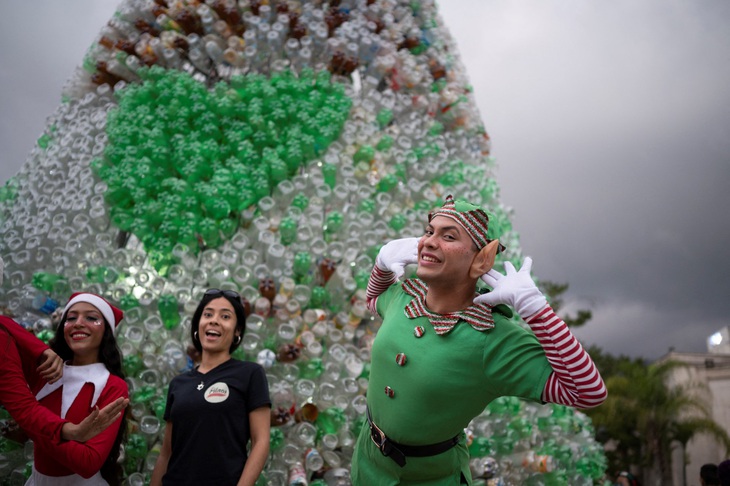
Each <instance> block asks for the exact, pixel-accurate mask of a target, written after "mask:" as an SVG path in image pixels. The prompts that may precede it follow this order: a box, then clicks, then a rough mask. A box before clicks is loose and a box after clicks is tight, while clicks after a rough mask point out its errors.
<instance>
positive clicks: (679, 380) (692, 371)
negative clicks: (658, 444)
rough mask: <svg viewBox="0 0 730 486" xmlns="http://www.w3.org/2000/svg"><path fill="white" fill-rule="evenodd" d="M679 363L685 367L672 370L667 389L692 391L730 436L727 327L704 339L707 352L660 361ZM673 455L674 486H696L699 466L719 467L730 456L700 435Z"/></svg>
mask: <svg viewBox="0 0 730 486" xmlns="http://www.w3.org/2000/svg"><path fill="white" fill-rule="evenodd" d="M664 361H678V362H680V363H684V364H686V365H687V366H683V367H678V368H675V369H674V370H673V371H672V374H671V376H670V380H669V383H668V384H669V386H683V387H688V388H691V389H693V390H695V392H696V394H697V397H698V398H700V399H701V400H703V401H704V402H705V403H706V405H707V407H708V410H710V412H711V414H712V418H713V419H714V420H715V422H717V423H718V424H719V425H720V426H721V427H722V428H724V429H725V431H726V432H727V433H728V434H730V328H728V327H724V328H723V329H721V330H719V331H718V332H716V333H715V334H713V335H712V336H710V337H709V338H708V339H707V353H681V352H675V351H671V352H669V353H668V354H666V355H665V356H663V357H662V358H660V359H659V362H664ZM677 446H678V447H677V448H676V449H675V450H674V452H673V456H672V464H673V468H674V471H673V482H674V486H684V485H685V484H686V486H699V484H700V479H699V478H700V467H701V466H702V465H703V464H707V463H714V464H718V463H720V462H722V461H724V460H725V459H728V457H730V455H729V454H726V451H725V447H724V446H723V445H722V444H720V443H718V442H717V441H716V440H715V439H714V438H713V437H712V436H710V435H707V434H702V435H699V436H696V437H694V438H693V439H692V440H690V441H689V443H688V444H687V449H686V451H683V450H682V448H681V446H679V444H677ZM682 454H686V458H687V470H686V483H685V481H684V478H683V471H682Z"/></svg>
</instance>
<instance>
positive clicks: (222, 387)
mask: <svg viewBox="0 0 730 486" xmlns="http://www.w3.org/2000/svg"><path fill="white" fill-rule="evenodd" d="M228 395H229V393H228V385H226V384H225V383H223V382H222V381H219V382H218V383H213V384H212V385H210V386H209V387H208V389H207V390H205V401H206V402H208V403H220V402H225V401H226V400H227V399H228Z"/></svg>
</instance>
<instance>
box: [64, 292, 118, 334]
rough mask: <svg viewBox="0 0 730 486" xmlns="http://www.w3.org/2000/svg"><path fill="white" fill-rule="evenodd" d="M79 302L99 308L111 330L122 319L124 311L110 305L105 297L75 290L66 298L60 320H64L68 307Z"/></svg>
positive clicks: (113, 329) (115, 327)
mask: <svg viewBox="0 0 730 486" xmlns="http://www.w3.org/2000/svg"><path fill="white" fill-rule="evenodd" d="M79 302H86V303H87V304H91V305H93V306H94V307H96V308H97V309H99V312H101V315H102V316H104V319H106V322H107V324H109V327H110V328H111V330H112V332H114V331H115V330H116V329H117V326H118V325H119V322H120V321H121V320H122V319H124V312H123V311H122V309H119V308H117V307H115V306H113V305H111V304H110V303H109V302H108V301H107V300H106V299H105V298H103V297H100V296H98V295H96V294H92V293H91V292H76V293H74V294H71V297H70V298H69V299H68V303H66V307H64V309H63V318H62V319H61V322H64V321H65V320H66V315H67V314H68V311H69V309H71V307H72V306H73V305H74V304H78V303H79Z"/></svg>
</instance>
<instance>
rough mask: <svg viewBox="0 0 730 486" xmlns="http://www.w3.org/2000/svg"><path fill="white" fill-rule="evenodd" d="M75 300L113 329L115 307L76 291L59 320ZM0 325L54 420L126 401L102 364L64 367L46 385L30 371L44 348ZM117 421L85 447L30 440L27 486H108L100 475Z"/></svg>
mask: <svg viewBox="0 0 730 486" xmlns="http://www.w3.org/2000/svg"><path fill="white" fill-rule="evenodd" d="M77 302H87V303H90V304H92V305H94V306H95V307H97V309H99V311H100V312H101V313H102V315H103V316H104V318H105V320H106V321H107V323H108V324H109V326H110V327H111V329H112V330H114V329H115V328H116V326H117V325H118V324H119V321H120V320H121V319H122V317H123V314H122V312H121V311H120V310H119V309H116V308H115V307H113V306H111V305H110V304H109V303H108V302H106V301H105V300H103V299H102V298H100V297H98V296H96V295H93V294H88V293H81V294H74V295H72V296H71V299H70V300H69V302H68V304H67V305H66V308H65V309H64V318H65V316H66V314H67V313H68V310H69V309H70V308H71V306H72V305H74V304H75V303H77ZM0 323H3V322H2V321H0ZM3 324H5V323H3ZM4 327H5V328H6V329H7V330H8V332H9V333H10V335H11V336H12V337H13V338H14V339H15V341H16V343H17V347H18V352H19V356H20V359H21V361H22V366H23V369H24V371H25V372H26V373H25V379H26V380H27V382H28V385H30V388H31V389H32V391H33V393H35V394H36V398H37V399H38V401H39V402H40V404H41V405H42V406H43V407H45V408H46V409H47V411H50V412H51V413H52V414H55V415H56V417H61V419H66V420H68V421H71V422H73V423H79V422H81V421H82V420H83V419H85V418H86V417H87V416H88V415H89V414H90V413H91V412H92V411H93V410H94V408H96V407H98V408H100V409H101V408H103V407H104V406H106V405H108V404H109V403H111V402H113V401H115V400H116V399H117V398H119V397H125V398H128V396H129V391H128V387H127V383H126V382H125V381H124V380H123V379H122V378H120V377H118V376H115V375H112V374H110V373H109V371H108V370H107V368H106V366H105V365H104V364H103V363H94V364H90V365H85V366H70V365H68V364H64V370H63V377H62V378H61V379H60V380H58V381H57V382H55V383H53V384H48V383H46V382H45V380H43V379H42V378H41V377H40V375H39V374H38V373H37V372H36V370H35V364H36V361H37V358H38V356H40V354H41V353H42V352H43V351H44V350H45V349H46V346H45V345H43V344H42V343H41V342H40V341H38V340H37V339H36V338H35V337H33V336H32V334H30V333H29V332H28V331H26V330H25V329H23V328H22V327H21V326H20V325H18V324H17V323H15V322H13V321H11V322H10V323H8V324H7V325H4ZM122 420H123V418H122V417H121V416H120V417H119V419H118V420H117V421H116V422H114V423H113V424H112V425H110V426H109V427H107V428H106V429H105V430H104V431H103V432H101V433H100V434H98V435H96V436H95V437H93V438H92V439H90V440H88V441H86V442H84V443H81V442H75V441H58V440H45V439H44V438H43V437H38V438H36V437H34V439H35V442H34V464H33V474H32V475H31V477H30V479H29V480H28V482H27V483H26V486H27V485H32V486H44V485H47V484H48V485H54V486H58V485H61V486H75V485H81V484H83V485H86V486H89V485H105V484H107V483H106V481H105V480H104V479H103V478H102V477H101V473H100V472H99V471H100V470H101V467H102V466H103V465H104V462H105V461H106V459H107V457H109V453H110V452H111V449H112V447H113V445H114V442H115V440H116V437H117V433H118V431H119V427H120V426H121V423H122ZM62 424H63V420H62V421H61V425H62ZM59 430H60V427H59ZM58 435H60V433H58Z"/></svg>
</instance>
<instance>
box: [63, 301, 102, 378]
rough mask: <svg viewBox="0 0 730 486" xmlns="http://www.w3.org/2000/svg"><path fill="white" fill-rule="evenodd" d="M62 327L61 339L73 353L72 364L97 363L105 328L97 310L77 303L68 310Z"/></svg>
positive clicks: (83, 303)
mask: <svg viewBox="0 0 730 486" xmlns="http://www.w3.org/2000/svg"><path fill="white" fill-rule="evenodd" d="M63 326H64V327H63V337H64V339H65V340H66V343H67V344H68V347H69V348H70V349H71V351H72V352H73V359H72V360H71V361H72V364H73V365H76V366H81V365H87V364H93V363H98V362H99V347H100V346H101V341H102V338H103V337H104V332H105V329H106V326H107V324H106V322H105V321H104V317H103V316H102V314H101V312H99V309H97V308H96V307H94V306H93V305H91V304H89V303H86V302H78V303H76V304H74V305H72V306H71V308H70V309H69V310H68V313H67V314H66V321H65V322H64V324H63Z"/></svg>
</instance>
